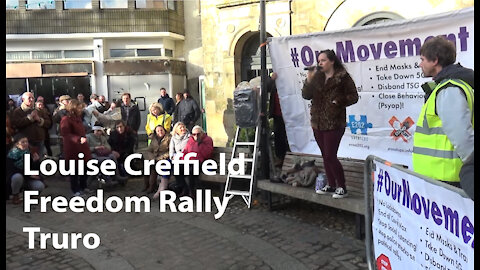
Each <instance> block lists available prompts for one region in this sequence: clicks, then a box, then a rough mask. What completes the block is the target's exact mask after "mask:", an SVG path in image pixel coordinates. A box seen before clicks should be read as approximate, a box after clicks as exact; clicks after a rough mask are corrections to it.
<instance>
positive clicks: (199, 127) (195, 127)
mask: <svg viewBox="0 0 480 270" xmlns="http://www.w3.org/2000/svg"><path fill="white" fill-rule="evenodd" d="M196 129H198V130H199V131H200V132H201V133H205V131H204V130H203V128H202V127H201V126H199V125H196V126H194V127H193V128H192V133H193V131H194V130H196Z"/></svg>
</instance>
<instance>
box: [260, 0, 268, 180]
mask: <svg viewBox="0 0 480 270" xmlns="http://www.w3.org/2000/svg"><path fill="white" fill-rule="evenodd" d="M266 41H267V35H266V30H265V0H260V44H264V43H265V42H266ZM260 59H261V63H260V65H261V66H260V67H261V73H260V74H261V92H260V95H261V110H260V112H261V113H260V123H259V124H260V135H261V136H260V151H261V160H260V168H262V170H260V172H261V174H262V175H261V177H262V178H263V179H268V178H269V170H268V168H269V164H268V163H269V157H268V147H269V146H268V140H267V136H269V134H268V125H267V113H266V107H267V48H266V46H260Z"/></svg>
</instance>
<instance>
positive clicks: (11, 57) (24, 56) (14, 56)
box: [6, 52, 30, 60]
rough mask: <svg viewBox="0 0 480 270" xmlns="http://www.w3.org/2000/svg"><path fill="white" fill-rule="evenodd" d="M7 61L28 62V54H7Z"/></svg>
mask: <svg viewBox="0 0 480 270" xmlns="http://www.w3.org/2000/svg"><path fill="white" fill-rule="evenodd" d="M6 58H7V60H28V59H30V52H7V56H6Z"/></svg>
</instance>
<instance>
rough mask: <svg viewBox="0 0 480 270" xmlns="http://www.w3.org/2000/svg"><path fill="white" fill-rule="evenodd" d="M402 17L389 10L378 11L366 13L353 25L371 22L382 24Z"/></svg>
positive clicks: (370, 23)
mask: <svg viewBox="0 0 480 270" xmlns="http://www.w3.org/2000/svg"><path fill="white" fill-rule="evenodd" d="M401 19H403V17H402V16H400V15H398V14H396V13H393V12H389V11H380V12H374V13H371V14H368V15H367V16H364V17H363V18H361V19H360V20H358V21H357V22H356V23H355V24H354V25H353V27H359V26H365V25H372V24H382V23H386V22H390V21H394V20H401Z"/></svg>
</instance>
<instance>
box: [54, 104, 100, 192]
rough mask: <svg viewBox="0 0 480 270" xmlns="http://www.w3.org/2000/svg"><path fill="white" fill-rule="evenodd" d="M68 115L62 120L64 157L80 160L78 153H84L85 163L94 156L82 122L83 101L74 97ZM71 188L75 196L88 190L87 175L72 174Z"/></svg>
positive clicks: (68, 107) (68, 108)
mask: <svg viewBox="0 0 480 270" xmlns="http://www.w3.org/2000/svg"><path fill="white" fill-rule="evenodd" d="M66 110H67V115H65V116H63V117H62V120H60V134H61V135H62V138H63V157H64V159H65V160H67V161H68V160H79V157H78V154H79V153H83V154H84V158H83V160H84V161H85V163H86V162H87V161H88V160H90V159H91V158H92V153H91V152H90V147H89V146H88V143H87V135H86V132H85V127H84V126H83V122H82V112H83V107H82V105H81V103H80V102H79V101H78V100H76V99H72V100H71V101H70V103H68V105H67V107H66ZM70 188H71V189H72V192H73V194H74V196H80V195H83V194H84V192H88V189H87V175H78V174H75V175H71V176H70Z"/></svg>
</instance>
